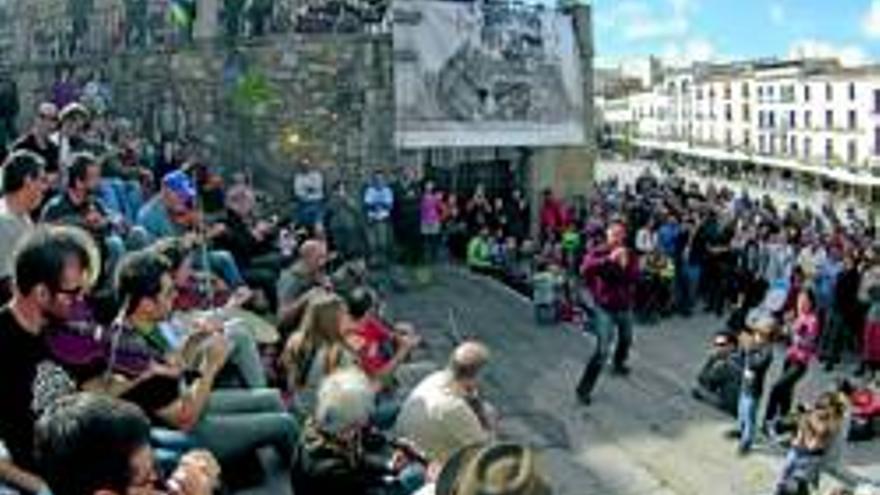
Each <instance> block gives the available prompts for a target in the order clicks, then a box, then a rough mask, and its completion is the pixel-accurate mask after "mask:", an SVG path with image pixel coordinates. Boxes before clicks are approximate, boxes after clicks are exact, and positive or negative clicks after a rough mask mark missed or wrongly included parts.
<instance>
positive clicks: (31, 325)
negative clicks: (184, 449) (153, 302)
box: [0, 227, 94, 492]
mask: <svg viewBox="0 0 880 495" xmlns="http://www.w3.org/2000/svg"><path fill="white" fill-rule="evenodd" d="M89 246H90V241H89V239H88V236H86V235H85V234H84V233H82V232H80V231H78V230H76V229H70V228H57V227H56V228H41V229H38V230H36V231H35V232H34V233H33V234H31V235H30V236H28V237H27V238H26V239H25V240H24V242H23V244H22V245H21V246H20V247H19V249H18V251H17V252H16V254H15V258H14V261H13V266H14V280H15V283H14V288H13V298H12V301H11V302H10V303H9V304H8V305H7V306H4V307H3V308H2V309H0V396H2V397H4V406H3V408H0V438H2V439H3V441H4V442H5V444H6V446H7V447H8V449H9V452H10V454H11V458H12V461H13V462H14V463H15V465H16V466H17V467H19V468H20V469H22V470H23V471H24V472H27V473H33V472H34V471H35V468H36V466H35V462H34V458H33V445H34V424H35V422H36V420H37V418H38V417H39V414H40V413H41V412H42V411H43V410H44V409H45V408H46V407H47V406H48V405H49V404H50V403H51V401H52V399H53V398H57V397H58V396H59V395H64V393H65V391H66V392H67V393H70V392H73V391H75V389H76V382H82V381H85V380H88V379H89V378H92V377H90V376H86V375H82V376H78V377H75V378H74V377H71V375H69V374H68V373H67V372H66V371H64V370H62V369H61V368H60V367H59V366H58V365H57V364H56V363H55V361H54V359H53V358H52V356H51V353H50V351H49V348H48V347H47V345H46V342H45V340H44V337H43V332H44V330H45V329H46V328H48V327H50V326H51V325H52V324H53V322H57V321H64V320H67V319H68V318H69V317H70V316H71V314H72V313H73V310H74V308H75V307H76V306H77V305H78V303H79V302H80V300H81V298H82V297H83V296H84V294H85V292H86V291H87V290H88V284H89V281H90V280H91V279H92V277H91V274H92V270H93V269H94V267H93V260H92V258H91V256H90V252H91V251H93V250H92V249H91V248H90V247H89ZM22 488H24V489H27V490H29V491H34V492H36V491H39V490H40V489H42V486H24V487H22Z"/></svg>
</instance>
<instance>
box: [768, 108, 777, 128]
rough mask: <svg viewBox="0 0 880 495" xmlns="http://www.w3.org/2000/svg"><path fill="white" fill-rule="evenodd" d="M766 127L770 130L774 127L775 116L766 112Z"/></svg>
mask: <svg viewBox="0 0 880 495" xmlns="http://www.w3.org/2000/svg"><path fill="white" fill-rule="evenodd" d="M767 127H769V128H771V129H772V128H774V127H776V114H775V113H773V112H767Z"/></svg>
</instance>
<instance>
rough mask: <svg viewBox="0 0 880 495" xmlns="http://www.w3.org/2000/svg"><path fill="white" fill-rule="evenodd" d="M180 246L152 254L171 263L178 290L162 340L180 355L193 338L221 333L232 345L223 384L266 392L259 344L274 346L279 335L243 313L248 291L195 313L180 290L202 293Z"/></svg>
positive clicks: (159, 246) (164, 245) (160, 247)
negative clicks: (263, 389) (260, 389)
mask: <svg viewBox="0 0 880 495" xmlns="http://www.w3.org/2000/svg"><path fill="white" fill-rule="evenodd" d="M181 244H182V243H180V242H175V240H172V239H169V240H164V241H160V242H158V243H156V244H155V245H154V246H153V250H154V251H155V252H157V253H159V254H161V255H162V256H163V257H164V258H165V259H166V260H167V261H168V264H169V267H170V270H171V276H172V280H173V281H174V286H175V288H176V289H177V297H176V298H175V299H174V303H173V308H172V309H173V313H172V317H171V318H170V319H169V320H168V321H165V322H163V323H162V324H161V326H160V328H161V330H162V334H163V336H164V337H165V339H166V340H167V341H168V342H169V344H170V345H171V346H172V348H173V350H174V351H176V352H181V351H183V350H184V349H186V346H185V342H186V341H187V339H189V338H191V336H192V335H194V334H195V335H196V337H198V336H200V334H203V333H205V332H208V333H216V334H221V333H222V334H223V335H224V336H225V337H226V338H227V339H229V341H230V343H231V344H232V354H231V355H230V356H229V366H226V367H224V369H223V373H221V377H220V378H221V380H220V382H221V384H225V383H237V384H240V385H241V386H244V387H245V388H265V387H266V386H267V381H266V373H265V371H264V370H263V366H262V361H261V360H260V353H259V350H258V347H257V342H264V343H274V342H276V341H277V332H276V331H275V329H274V328H273V327H272V326H271V325H270V324H269V323H268V322H266V321H264V320H262V319H261V318H260V317H259V316H257V315H255V314H252V313H249V312H247V311H245V310H243V309H241V306H242V305H243V304H245V303H246V302H247V301H248V300H249V299H250V296H251V293H250V292H249V291H248V290H247V289H239V290H238V291H236V292H235V293H232V294H230V293H228V292H227V293H225V294H223V293H221V294H219V295H218V296H215V298H214V303H213V304H211V303H209V304H207V305H202V306H198V307H200V308H201V309H204V310H206V311H196V310H194V309H195V307H196V306H195V305H192V304H190V303H192V301H191V300H184V299H181V297H182V296H183V295H184V294H183V293H182V292H181V290H183V291H186V292H188V293H189V294H191V295H192V294H193V293H194V292H195V293H198V292H199V291H198V290H197V288H196V290H194V289H193V288H192V284H193V283H197V281H195V277H194V276H193V275H192V274H193V270H191V268H190V266H191V261H190V260H189V259H188V257H189V256H190V255H189V253H188V252H187V251H186V250H185V249H184V248H183V246H182V245H181ZM199 295H200V294H196V296H199Z"/></svg>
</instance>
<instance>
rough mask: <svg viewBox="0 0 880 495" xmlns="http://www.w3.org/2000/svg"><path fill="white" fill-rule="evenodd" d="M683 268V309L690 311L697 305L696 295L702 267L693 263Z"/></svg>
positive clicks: (686, 264)
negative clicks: (684, 284)
mask: <svg viewBox="0 0 880 495" xmlns="http://www.w3.org/2000/svg"><path fill="white" fill-rule="evenodd" d="M684 267H685V273H686V275H685V277H686V278H685V280H686V290H685V301H684V308H685V309H686V310H688V311H690V310H691V309H693V307H694V305H696V304H697V294H698V291H699V288H700V277H701V276H702V273H703V267H702V266H700V265H699V264H694V263H685V265H684Z"/></svg>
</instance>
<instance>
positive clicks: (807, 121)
mask: <svg viewBox="0 0 880 495" xmlns="http://www.w3.org/2000/svg"><path fill="white" fill-rule="evenodd" d="M812 126H813V112H811V111H809V110H807V111H806V112H804V127H805V128H807V129H809V128H810V127H812Z"/></svg>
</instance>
